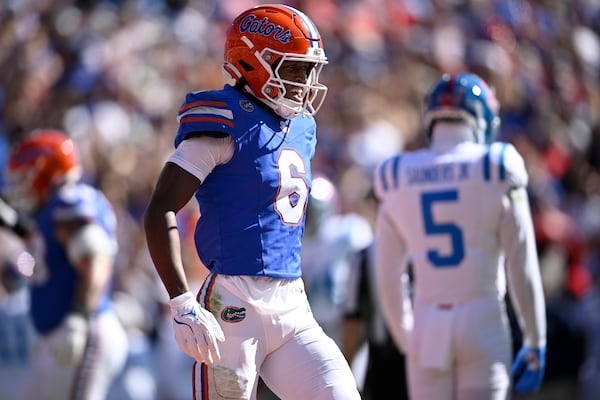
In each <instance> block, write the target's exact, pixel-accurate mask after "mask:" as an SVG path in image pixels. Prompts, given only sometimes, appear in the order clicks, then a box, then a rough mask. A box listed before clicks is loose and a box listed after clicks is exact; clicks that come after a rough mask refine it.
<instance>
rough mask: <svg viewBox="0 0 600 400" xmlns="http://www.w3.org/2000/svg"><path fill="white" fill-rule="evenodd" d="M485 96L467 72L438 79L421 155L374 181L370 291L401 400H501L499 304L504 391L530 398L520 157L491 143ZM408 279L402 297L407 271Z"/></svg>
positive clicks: (535, 307) (534, 384)
mask: <svg viewBox="0 0 600 400" xmlns="http://www.w3.org/2000/svg"><path fill="white" fill-rule="evenodd" d="M497 112H498V104H497V101H496V98H495V95H494V93H493V91H492V90H491V89H490V88H489V87H488V85H487V84H486V83H485V82H484V81H483V80H482V79H481V78H479V77H478V76H476V75H474V74H471V73H459V74H446V75H444V76H443V77H442V78H441V79H440V80H439V81H438V82H437V83H436V84H435V85H434V86H433V88H432V89H431V91H430V92H429V94H428V96H427V98H426V101H425V129H426V130H427V133H428V136H429V139H430V145H429V147H428V148H426V149H421V150H417V151H414V152H409V153H404V154H398V155H396V156H394V157H391V158H389V159H387V160H385V161H383V162H382V163H381V164H380V165H379V166H378V167H377V168H376V171H375V174H374V189H375V193H376V195H377V197H378V199H379V201H380V203H379V209H378V215H377V221H376V238H375V244H376V276H377V277H376V281H377V285H378V287H379V291H380V296H381V300H382V306H383V311H384V314H385V317H386V321H387V323H388V325H389V327H390V329H391V332H392V335H393V337H394V339H395V341H396V342H397V344H398V345H399V346H400V347H401V348H402V349H403V350H404V351H405V352H406V353H407V360H408V364H407V368H408V378H409V391H410V395H411V399H414V400H422V399H431V400H434V399H435V400H444V399H454V400H476V399H495V400H496V399H497V400H499V399H506V398H509V397H510V385H511V358H512V346H511V343H512V342H511V337H510V333H509V323H508V319H507V314H506V309H505V302H504V300H505V293H506V286H507V283H506V278H508V290H509V294H510V299H511V300H512V303H513V305H514V307H515V309H516V313H517V315H518V319H519V322H520V326H521V329H522V331H523V338H524V341H523V347H522V349H521V351H520V352H519V354H518V355H517V358H516V360H515V361H514V364H513V370H512V372H513V374H514V382H515V390H516V391H518V392H529V391H534V390H537V389H538V388H539V387H540V384H541V381H542V378H543V374H544V364H545V348H546V347H545V346H546V320H545V301H544V297H543V292H542V285H541V279H540V272H539V265H538V259H537V251H536V244H535V239H534V233H533V226H532V221H531V213H530V209H529V202H528V197H527V192H526V185H527V180H528V176H527V172H526V170H525V166H524V162H523V159H522V157H521V156H520V155H519V154H518V153H517V151H516V149H515V148H514V147H513V146H512V145H511V144H508V143H501V142H493V136H494V131H495V129H496V128H497V126H498V124H499V117H498V115H497ZM409 260H410V261H411V262H412V265H413V268H414V269H413V272H414V296H413V298H412V299H411V298H410V297H409V296H408V290H407V284H408V278H407V276H406V273H405V268H404V267H405V266H406V264H407V261H409Z"/></svg>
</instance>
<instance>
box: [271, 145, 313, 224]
mask: <svg viewBox="0 0 600 400" xmlns="http://www.w3.org/2000/svg"><path fill="white" fill-rule="evenodd" d="M277 169H278V170H279V190H278V191H277V196H276V197H275V205H274V206H275V212H276V213H277V214H279V218H281V221H282V222H283V223H284V224H285V225H298V224H299V223H300V222H302V218H303V216H304V210H305V209H306V203H307V201H308V184H307V183H306V180H305V179H304V178H305V176H306V166H305V165H304V160H303V159H302V157H300V155H299V154H298V153H297V152H296V151H295V150H294V149H282V150H281V153H280V154H279V157H278V159H277Z"/></svg>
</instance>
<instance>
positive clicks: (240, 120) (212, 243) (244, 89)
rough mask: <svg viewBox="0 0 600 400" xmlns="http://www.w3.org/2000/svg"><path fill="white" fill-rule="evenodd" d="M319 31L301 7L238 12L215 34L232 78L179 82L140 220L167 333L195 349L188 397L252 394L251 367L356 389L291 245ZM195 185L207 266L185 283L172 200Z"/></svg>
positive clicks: (320, 57) (320, 59)
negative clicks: (218, 85)
mask: <svg viewBox="0 0 600 400" xmlns="http://www.w3.org/2000/svg"><path fill="white" fill-rule="evenodd" d="M326 63H327V59H326V57H325V52H324V49H323V43H322V40H321V37H320V35H319V33H318V31H317V29H316V27H315V25H314V24H313V23H312V21H311V20H310V19H309V18H308V17H307V16H306V15H304V14H303V13H302V12H300V11H298V10H296V9H294V8H291V7H288V6H284V5H264V6H258V7H255V8H251V9H249V10H246V11H244V12H242V13H241V14H240V15H239V16H238V17H236V18H235V19H234V21H233V23H232V24H231V26H230V28H229V30H228V32H227V39H226V42H225V65H224V68H225V70H226V71H227V72H228V73H229V74H230V75H231V77H232V78H233V79H234V80H235V85H233V86H232V85H229V84H227V85H225V87H224V88H223V89H221V90H213V91H201V92H193V93H189V94H188V95H187V97H186V100H185V102H184V103H183V105H182V106H181V108H180V112H179V130H178V132H177V135H176V137H175V147H176V149H175V151H174V152H173V153H172V155H171V156H170V157H169V159H168V161H167V162H166V163H165V166H164V168H163V170H162V172H161V176H160V177H159V178H158V182H157V184H156V188H155V190H154V193H153V195H152V197H151V199H150V202H149V204H148V208H147V210H146V213H145V218H144V223H145V230H146V237H147V241H148V247H149V250H150V254H151V256H152V259H153V261H154V264H155V267H156V269H157V271H158V273H159V275H160V277H161V279H162V282H163V283H164V286H165V288H166V290H167V292H168V293H169V297H170V306H171V311H172V316H173V328H174V331H175V338H176V340H177V342H178V344H179V347H180V348H181V350H182V351H183V352H185V353H186V354H188V355H189V356H191V357H193V358H194V359H195V360H196V361H197V363H195V364H194V368H193V390H194V396H195V398H197V399H211V400H216V399H255V398H256V392H257V384H258V381H259V376H260V377H261V378H262V379H263V380H264V382H265V383H266V384H267V385H268V386H269V387H270V388H271V390H272V391H273V392H274V393H275V394H276V395H277V396H279V397H280V398H281V399H284V400H289V399H312V400H334V399H339V400H355V399H359V398H360V395H359V393H358V391H357V388H356V382H355V381H354V377H353V375H352V371H351V370H350V366H349V365H348V363H347V362H346V360H345V359H344V356H343V354H342V352H341V351H340V349H339V348H338V347H337V345H336V344H335V342H334V341H333V340H332V339H331V338H330V337H328V336H327V335H326V334H325V333H324V332H323V329H322V328H321V327H320V326H319V325H318V323H317V322H316V320H315V318H314V316H313V315H312V313H311V311H310V308H309V304H308V300H307V297H306V293H305V291H304V286H303V283H302V278H301V275H302V273H301V267H300V266H301V263H300V249H301V240H302V235H303V233H304V220H305V210H306V204H307V201H308V196H309V192H310V189H311V184H312V183H311V175H312V174H311V160H312V159H313V157H314V154H315V146H316V125H315V120H314V117H313V115H314V114H315V113H316V112H317V110H318V108H319V105H320V102H321V101H322V100H323V96H324V95H325V93H326V87H325V86H324V85H322V84H321V83H319V80H318V78H319V73H320V71H321V68H322V67H323V65H325V64H326ZM193 196H195V197H196V200H197V201H198V204H199V207H200V218H199V220H198V222H197V225H196V231H195V237H194V239H195V245H196V250H197V252H198V255H199V257H200V259H201V260H202V263H203V264H204V265H205V266H206V267H207V268H208V269H209V271H210V274H209V275H208V277H207V278H206V280H205V281H204V284H203V286H202V287H201V289H200V291H199V293H198V294H197V295H194V294H192V293H191V292H190V288H189V283H188V278H187V277H186V275H185V272H184V267H183V261H182V257H181V248H180V237H179V233H178V226H177V220H176V218H175V216H176V214H177V212H178V211H179V210H180V209H181V208H182V207H183V206H184V205H186V204H187V203H188V201H189V200H190V199H191V198H192V197H193Z"/></svg>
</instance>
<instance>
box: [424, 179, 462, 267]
mask: <svg viewBox="0 0 600 400" xmlns="http://www.w3.org/2000/svg"><path fill="white" fill-rule="evenodd" d="M456 201H458V192H457V191H456V190H448V191H440V192H430V193H423V194H422V196H421V209H422V210H423V221H424V223H425V233H426V234H427V235H449V236H450V241H451V244H452V250H451V252H450V254H448V255H443V254H440V252H439V251H437V250H435V249H432V250H428V251H427V259H428V260H429V261H430V262H431V263H432V264H433V265H434V266H435V267H436V268H445V267H458V264H460V262H461V261H462V260H463V258H464V257H465V245H464V240H463V234H462V230H461V229H460V228H459V227H458V226H457V225H456V224H440V223H436V222H435V221H434V220H433V205H434V204H435V203H439V202H456Z"/></svg>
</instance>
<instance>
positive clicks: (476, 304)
mask: <svg viewBox="0 0 600 400" xmlns="http://www.w3.org/2000/svg"><path fill="white" fill-rule="evenodd" d="M414 315H415V326H414V330H413V333H412V335H411V339H410V340H411V342H410V345H409V348H410V352H409V354H408V364H407V366H408V382H409V391H410V398H411V399H413V400H505V399H508V398H509V394H510V393H509V388H510V363H511V359H512V350H511V349H512V344H511V343H512V342H511V336H510V328H509V323H508V318H507V315H506V310H505V306H504V303H503V302H502V301H499V300H497V299H495V298H482V299H478V300H475V301H472V302H469V303H466V304H461V305H450V304H438V305H423V304H421V305H419V304H415V309H414Z"/></svg>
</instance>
